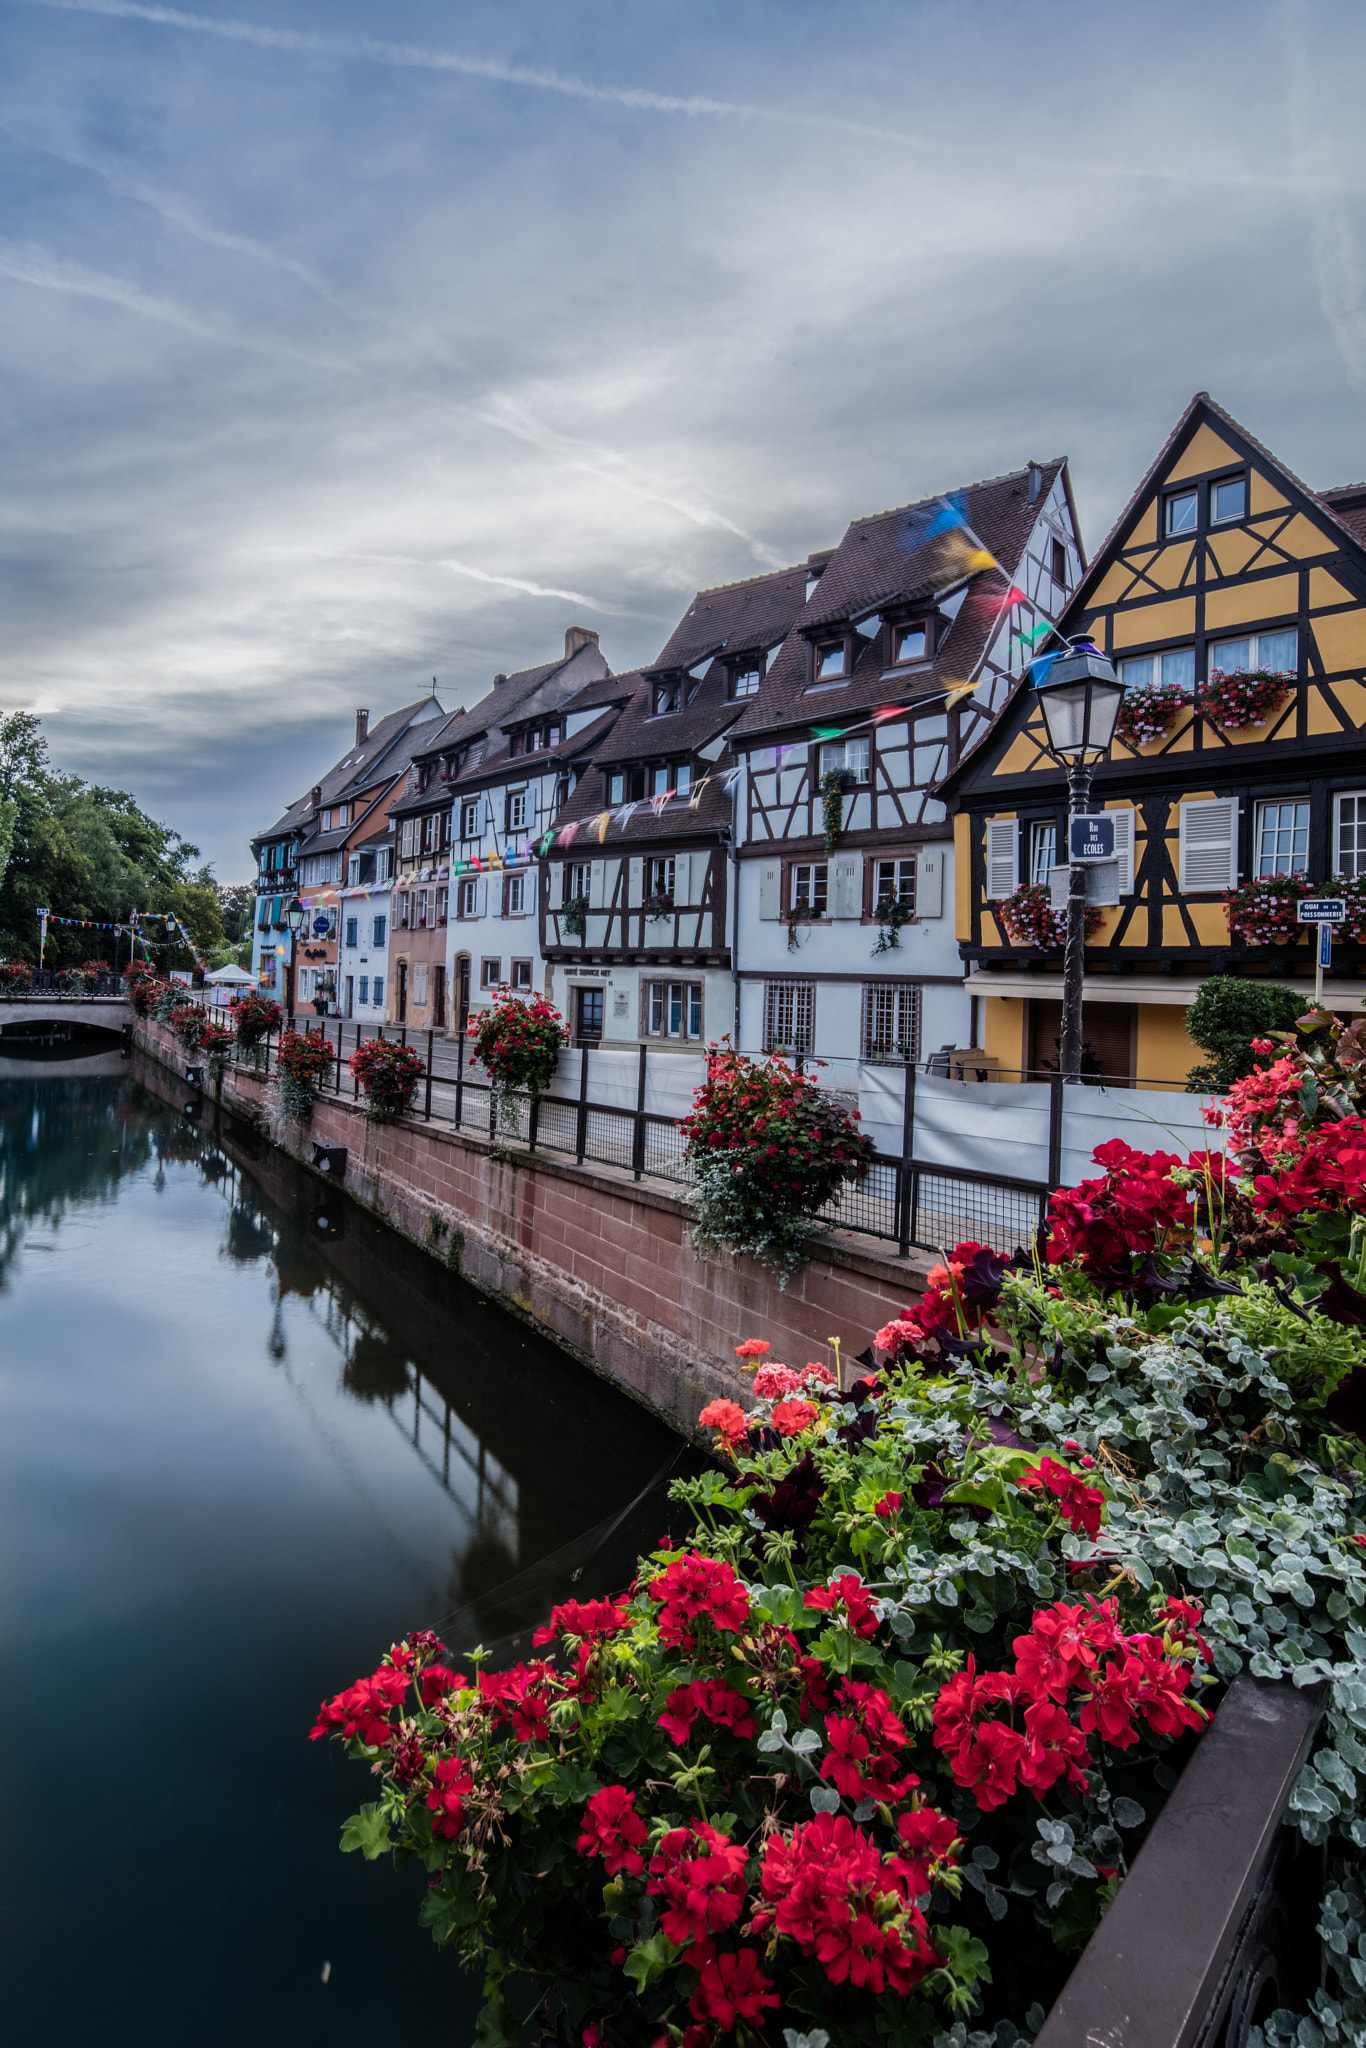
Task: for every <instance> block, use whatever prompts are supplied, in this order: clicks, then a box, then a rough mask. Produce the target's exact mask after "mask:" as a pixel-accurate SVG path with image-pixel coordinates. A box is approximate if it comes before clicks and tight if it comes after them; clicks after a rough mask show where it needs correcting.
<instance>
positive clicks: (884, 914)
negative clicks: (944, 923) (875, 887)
mask: <svg viewBox="0 0 1366 2048" xmlns="http://www.w3.org/2000/svg"><path fill="white" fill-rule="evenodd" d="M873 916H874V918H875V920H876V922H877V928H878V931H877V944H876V945H875V946H874V948H873V951H872V956H871V957H872V958H873V959H874V960H876V958H877V956H878V954H879V953H894V952H899V951H900V949H901V936H900V934H901V927H902V926H903V925H905V924H910V923H911V922H912V921H913V920H914V917H915V905H914V903H909V902H907V900H906V898H905V897H904V896H880V897H879V898H878V900H877V902H876V904H875V905H874V906H873Z"/></svg>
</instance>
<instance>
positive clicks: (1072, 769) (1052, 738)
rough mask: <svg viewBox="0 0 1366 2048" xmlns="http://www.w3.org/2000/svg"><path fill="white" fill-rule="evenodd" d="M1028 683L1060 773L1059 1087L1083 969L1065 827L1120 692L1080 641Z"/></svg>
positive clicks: (1078, 882) (1071, 1059)
mask: <svg viewBox="0 0 1366 2048" xmlns="http://www.w3.org/2000/svg"><path fill="white" fill-rule="evenodd" d="M1032 675H1033V679H1034V690H1035V694H1036V695H1037V697H1038V699H1039V708H1040V709H1041V711H1042V712H1043V722H1044V727H1045V729H1046V731H1047V733H1048V749H1049V752H1050V753H1051V754H1052V755H1053V757H1054V759H1055V760H1057V761H1060V762H1061V763H1062V765H1063V766H1064V767H1065V768H1066V770H1067V787H1068V792H1069V797H1070V801H1069V804H1068V819H1067V849H1068V883H1067V948H1066V951H1065V952H1064V954H1063V968H1062V1047H1061V1051H1060V1054H1059V1059H1058V1066H1059V1070H1060V1072H1061V1074H1062V1078H1063V1080H1064V1081H1065V1082H1069V1081H1070V1082H1077V1081H1079V1080H1080V1079H1081V991H1082V978H1083V974H1084V971H1085V963H1086V868H1087V863H1086V862H1085V861H1080V860H1075V859H1073V857H1072V819H1073V818H1074V817H1076V816H1078V815H1080V814H1084V813H1085V811H1086V808H1087V806H1088V804H1089V802H1090V798H1091V777H1092V775H1093V773H1094V772H1095V768H1096V764H1097V762H1099V761H1102V760H1104V759H1105V757H1106V755H1107V754H1108V753H1109V751H1110V742H1111V741H1112V740H1113V738H1114V736H1115V721H1116V720H1117V719H1118V717H1119V705H1120V699H1121V698H1122V697H1123V695H1124V685H1123V683H1122V682H1121V681H1120V680H1119V677H1118V676H1117V675H1116V674H1115V670H1114V664H1113V663H1112V662H1110V661H1109V660H1107V659H1106V657H1105V655H1103V654H1102V653H1101V652H1100V649H1099V648H1098V647H1097V646H1096V645H1095V643H1094V641H1092V640H1090V639H1088V638H1086V637H1083V638H1081V639H1078V640H1074V641H1073V642H1072V644H1071V646H1070V647H1068V648H1066V649H1065V650H1064V651H1063V652H1062V653H1060V654H1054V655H1046V656H1045V657H1044V659H1043V660H1042V661H1038V662H1035V663H1034V665H1033V670H1032Z"/></svg>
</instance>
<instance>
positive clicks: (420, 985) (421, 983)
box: [413, 960, 428, 1003]
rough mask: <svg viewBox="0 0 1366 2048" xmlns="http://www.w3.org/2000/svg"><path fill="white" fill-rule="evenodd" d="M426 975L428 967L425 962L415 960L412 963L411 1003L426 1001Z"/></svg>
mask: <svg viewBox="0 0 1366 2048" xmlns="http://www.w3.org/2000/svg"><path fill="white" fill-rule="evenodd" d="M427 974H428V966H427V962H426V961H425V960H417V961H415V962H414V963H413V1001H414V1002H415V1003H425V1002H426V1000H427Z"/></svg>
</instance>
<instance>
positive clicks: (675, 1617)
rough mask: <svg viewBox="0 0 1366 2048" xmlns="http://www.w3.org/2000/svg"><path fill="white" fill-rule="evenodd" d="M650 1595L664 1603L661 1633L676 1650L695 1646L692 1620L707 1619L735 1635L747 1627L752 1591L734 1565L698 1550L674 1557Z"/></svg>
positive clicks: (651, 1588) (652, 1584)
mask: <svg viewBox="0 0 1366 2048" xmlns="http://www.w3.org/2000/svg"><path fill="white" fill-rule="evenodd" d="M650 1597H651V1598H652V1599H654V1600H659V1601H662V1602H663V1606H662V1609H661V1612H660V1616H659V1632H660V1634H661V1636H663V1638H664V1640H665V1642H666V1643H668V1644H670V1645H671V1646H672V1647H673V1648H675V1649H691V1648H692V1647H693V1641H694V1638H693V1635H692V1633H691V1631H690V1630H689V1628H688V1626H687V1624H688V1623H689V1622H691V1621H696V1620H705V1621H708V1622H710V1623H711V1625H712V1627H713V1628H716V1629H725V1630H728V1631H729V1632H731V1633H732V1634H734V1633H736V1632H737V1631H738V1630H739V1629H741V1628H743V1627H744V1623H745V1617H746V1616H747V1615H748V1613H749V1593H748V1591H747V1590H746V1588H745V1587H744V1586H743V1585H742V1584H741V1582H740V1581H739V1579H737V1578H736V1576H735V1573H734V1572H733V1571H732V1570H731V1567H730V1566H729V1565H728V1564H723V1563H722V1562H721V1561H720V1560H719V1559H717V1558H711V1557H702V1556H701V1555H700V1554H699V1553H698V1552H697V1551H695V1550H691V1551H684V1552H683V1553H682V1555H681V1556H679V1557H675V1558H672V1559H671V1560H670V1562H669V1564H668V1566H667V1567H666V1569H665V1570H664V1572H663V1573H662V1574H661V1576H660V1577H659V1578H657V1579H654V1580H652V1582H651V1585H650Z"/></svg>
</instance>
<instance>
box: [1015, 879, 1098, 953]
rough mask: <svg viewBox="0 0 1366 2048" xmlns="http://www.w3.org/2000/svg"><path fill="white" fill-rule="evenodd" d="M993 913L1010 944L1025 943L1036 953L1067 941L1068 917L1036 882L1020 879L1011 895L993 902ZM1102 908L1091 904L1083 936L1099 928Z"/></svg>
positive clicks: (1059, 947)
mask: <svg viewBox="0 0 1366 2048" xmlns="http://www.w3.org/2000/svg"><path fill="white" fill-rule="evenodd" d="M995 910H996V915H997V917H998V919H999V920H1000V923H1001V925H1002V927H1003V929H1004V931H1005V934H1006V937H1007V938H1008V939H1009V940H1010V943H1011V944H1012V946H1021V947H1028V948H1029V950H1030V951H1031V952H1035V953H1056V952H1059V951H1060V950H1061V949H1062V948H1063V947H1064V946H1065V945H1066V944H1067V920H1066V918H1065V917H1059V915H1058V913H1057V912H1056V911H1055V910H1054V908H1053V899H1052V896H1051V895H1050V894H1049V892H1048V890H1047V889H1045V888H1044V887H1043V885H1042V884H1041V883H1038V882H1022V883H1021V884H1020V887H1019V888H1018V889H1017V890H1016V891H1015V894H1014V895H1013V896H1007V897H1006V899H1005V901H1004V902H1003V903H999V904H997V905H996V906H995ZM1100 922H1101V912H1100V911H1099V910H1098V909H1097V908H1096V906H1095V905H1094V904H1092V905H1091V906H1090V908H1089V909H1088V910H1087V912H1086V936H1087V938H1088V939H1089V938H1092V937H1094V935H1095V933H1096V932H1097V931H1099V929H1100Z"/></svg>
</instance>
